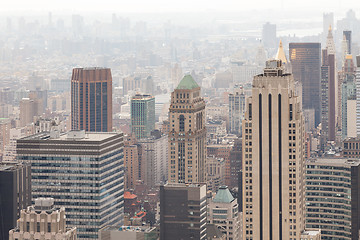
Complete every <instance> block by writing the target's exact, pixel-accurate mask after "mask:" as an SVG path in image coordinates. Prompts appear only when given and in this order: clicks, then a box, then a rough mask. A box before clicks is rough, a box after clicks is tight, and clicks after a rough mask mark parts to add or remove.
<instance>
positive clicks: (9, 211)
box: [0, 162, 31, 239]
mask: <svg viewBox="0 0 360 240" xmlns="http://www.w3.org/2000/svg"><path fill="white" fill-rule="evenodd" d="M30 205H31V167H30V165H29V164H26V163H20V162H0V239H9V230H10V229H12V228H14V227H16V221H17V219H19V217H20V211H21V210H22V209H24V208H26V207H27V206H30Z"/></svg>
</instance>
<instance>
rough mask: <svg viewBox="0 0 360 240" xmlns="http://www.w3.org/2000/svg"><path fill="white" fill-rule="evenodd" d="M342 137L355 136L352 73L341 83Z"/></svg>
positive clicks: (353, 80)
mask: <svg viewBox="0 0 360 240" xmlns="http://www.w3.org/2000/svg"><path fill="white" fill-rule="evenodd" d="M341 120H342V123H341V135H342V139H345V138H347V137H356V83H355V76H354V75H346V76H345V79H343V83H342V84H341Z"/></svg>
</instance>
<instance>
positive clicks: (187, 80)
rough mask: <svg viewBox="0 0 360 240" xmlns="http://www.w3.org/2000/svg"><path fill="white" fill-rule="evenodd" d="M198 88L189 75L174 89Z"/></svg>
mask: <svg viewBox="0 0 360 240" xmlns="http://www.w3.org/2000/svg"><path fill="white" fill-rule="evenodd" d="M197 87H199V85H198V84H197V83H196V82H195V80H194V79H193V77H192V76H191V75H185V76H184V77H183V79H182V80H181V81H180V83H179V85H178V86H177V88H176V89H194V88H197Z"/></svg>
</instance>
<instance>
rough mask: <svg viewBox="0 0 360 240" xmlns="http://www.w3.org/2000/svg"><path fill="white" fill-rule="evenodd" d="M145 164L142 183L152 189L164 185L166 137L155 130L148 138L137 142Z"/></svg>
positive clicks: (167, 156) (165, 177)
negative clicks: (140, 147)
mask: <svg viewBox="0 0 360 240" xmlns="http://www.w3.org/2000/svg"><path fill="white" fill-rule="evenodd" d="M139 144H140V145H142V149H143V152H142V154H143V156H142V158H143V159H144V161H143V162H145V163H146V167H145V169H146V170H145V178H144V179H142V180H144V183H145V184H146V185H147V186H148V187H150V188H152V187H155V186H159V185H160V184H164V183H165V182H166V181H167V179H168V159H169V152H168V135H166V134H161V132H160V131H158V130H155V131H153V132H151V136H150V137H149V138H144V139H141V141H139Z"/></svg>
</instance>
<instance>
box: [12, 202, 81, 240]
mask: <svg viewBox="0 0 360 240" xmlns="http://www.w3.org/2000/svg"><path fill="white" fill-rule="evenodd" d="M9 235H10V236H9V240H25V239H43V240H52V239H62V240H76V239H77V237H76V228H75V227H72V228H69V227H66V217H65V208H64V207H62V208H60V209H56V208H55V206H54V199H53V198H36V199H35V205H33V206H30V207H27V208H26V209H23V210H21V214H20V218H19V220H18V226H17V227H16V228H14V229H12V230H10V233H9Z"/></svg>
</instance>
